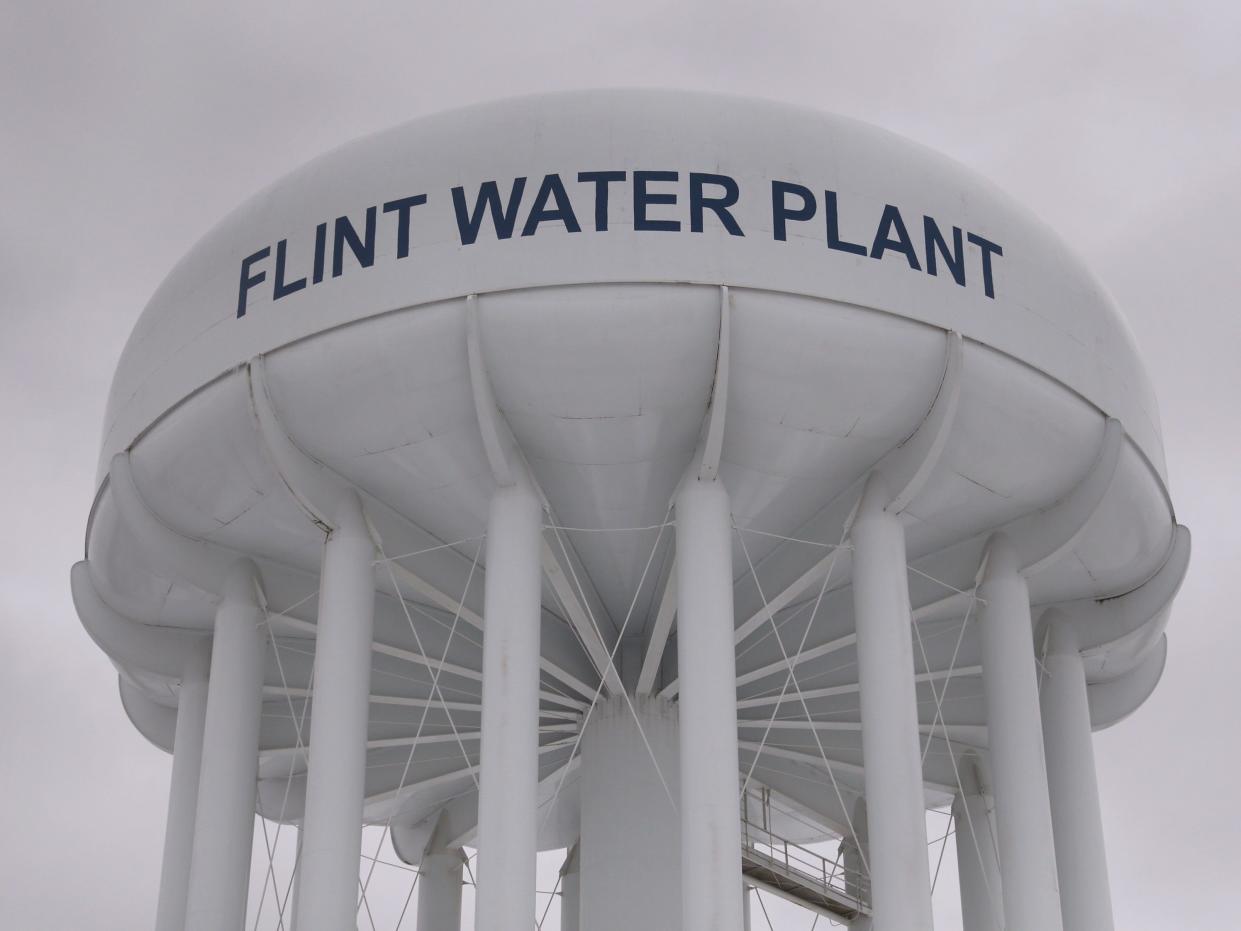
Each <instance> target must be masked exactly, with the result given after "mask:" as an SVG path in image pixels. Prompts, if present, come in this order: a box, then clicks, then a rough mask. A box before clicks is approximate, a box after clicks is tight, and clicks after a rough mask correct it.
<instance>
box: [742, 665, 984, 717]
mask: <svg viewBox="0 0 1241 931" xmlns="http://www.w3.org/2000/svg"><path fill="white" fill-rule="evenodd" d="M981 674H982V667H981V666H958V667H956V668H954V669H938V670H934V671H932V672H920V673H918V674H917V675H915V676H914V681H915V682H917V683H924V682H932V681H936V680H939V679H947V678H953V679H958V678H959V679H968V678H971V677H974V676H979V675H981ZM858 689H859V686H858V683H856V682H846V683H844V684H842V685H832V686H827V687H825V688H821V689H803V690H800V691H798V690H795V689H792V688H790V689H789V690H788V691H786V692H785V693H784V694H783V695H778V694H777V695H760V696H758V697H756V698H743V699H740V700H739V701H738V702H737V707H738V708H761V707H763V706H765V705H778V704H783V703H784V702H789V701H797V700H798V699H805V700H807V701H810V700H811V699H815V698H831V697H833V696H836V695H853V694H856V693H857V692H858Z"/></svg>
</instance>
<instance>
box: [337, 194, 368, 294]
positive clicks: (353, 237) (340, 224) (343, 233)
mask: <svg viewBox="0 0 1241 931" xmlns="http://www.w3.org/2000/svg"><path fill="white" fill-rule="evenodd" d="M375 215H376V211H375V208H374V207H367V208H366V234H365V236H364V237H363V238H361V239H359V238H358V231H357V230H356V229H354V228H353V224H352V223H350V222H349V218H348V217H337V218H336V232H335V234H334V236H333V242H332V277H333V278H339V277H340V276H341V275H342V274H344V271H345V249H344V247H345V246H346V245H348V246H349V251H350V252H352V253H353V257H354V258H356V259H357V260H358V264H359V265H361V266H362V267H363V268H370V267H371V266H372V265H374V264H375Z"/></svg>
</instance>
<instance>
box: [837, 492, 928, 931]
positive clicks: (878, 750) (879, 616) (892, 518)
mask: <svg viewBox="0 0 1241 931" xmlns="http://www.w3.org/2000/svg"><path fill="white" fill-rule="evenodd" d="M889 500H890V498H889V496H888V492H887V489H886V488H885V486H884V482H883V478H882V476H880V475H879V474H878V473H876V474H873V475H871V477H870V479H869V480H868V481H867V482H866V488H865V490H864V491H863V492H862V500H861V502H860V503H859V505H858V511H857V515H856V517H855V518H854V521H853V526H852V528H851V529H850V533H849V535H850V538H851V540H852V542H853V613H854V618H855V623H856V625H857V656H858V683H859V695H860V700H861V717H862V757H863V761H864V762H865V772H864V778H865V785H866V801H867V810H868V812H869V814H870V817H869V821H868V824H867V830H868V833H869V839H870V854H869V864H870V881H871V909H872V913H873V915H874V920H875V924H876V925H877V926H878V927H880V928H900V929H902V931H931V927H932V917H931V879H930V872H929V866H928V860H927V842H926V802H925V796H924V794H923V788H922V747H921V745H920V743H919V738H918V706H917V694H916V688H915V683H914V657H913V639H912V633H911V630H910V624H911V611H910V607H909V579H908V576H907V573H906V568H905V529H904V527H903V526H902V525H901V522H900V520H899V518H897V516H896V515H895V514H890V513H888V512H887V510H885V508H886V506H887V504H888V501H889Z"/></svg>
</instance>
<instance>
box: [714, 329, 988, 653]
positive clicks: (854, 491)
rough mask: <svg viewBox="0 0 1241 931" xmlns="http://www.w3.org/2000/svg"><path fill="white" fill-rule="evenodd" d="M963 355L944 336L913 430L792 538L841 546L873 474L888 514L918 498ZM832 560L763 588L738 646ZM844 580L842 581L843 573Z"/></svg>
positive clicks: (958, 342) (946, 427)
mask: <svg viewBox="0 0 1241 931" xmlns="http://www.w3.org/2000/svg"><path fill="white" fill-rule="evenodd" d="M963 352H964V350H963V343H962V339H961V336H960V334H958V333H947V334H946V348H945V354H944V375H943V378H942V379H941V381H940V385H939V388H938V390H937V391H936V395H935V398H934V399H933V400H932V402H931V405H930V407H929V409H928V410H927V413H926V415H925V416H924V417H923V419H922V421H921V423H920V424H919V426H918V428H917V429H916V430H915V431H914V432H913V433H912V434H911V435H910V436H909V437H908V438H907V439H906V440H904V441H903V442H901V443H900V444H898V445H897V446H896V447H894V448H893V449H892V450H890V451H889V452H888V453H886V454H885V455H884V456H883V457H882V458H880V460H879V461H878V462H876V463H874V464H873V465H871V466H870V467H869V468H867V469H866V470H865V471H864V472H862V473H861V474H860V475H858V476H857V477H855V479H854V481H853V482H852V483H851V484H850V485H849V486H848V487H847V488H846V489H845V490H844V491H842V492H841V493H840V494H838V495H837V496H836V497H835V498H833V499H832V501H831V502H829V503H828V504H827V505H826V506H825V507H824V508H823V509H822V510H821V511H820V512H819V514H818V515H817V516H816V517H815V518H812V519H811V521H810V522H808V523H807V524H806V525H805V527H803V528H802V530H800V531H798V533H797V534H796V535H795V536H797V537H801V538H804V539H811V540H822V541H823V542H825V543H834V542H836V541H838V540H839V541H841V542H843V540H844V537H845V532H846V530H847V528H848V526H849V523H850V522H851V520H852V518H853V512H854V509H855V507H856V504H857V502H858V500H859V498H860V496H861V492H862V486H863V484H864V482H865V480H866V478H867V477H868V476H870V475H872V474H873V473H875V472H879V473H881V474H882V475H883V476H884V480H885V483H886V484H887V486H888V488H889V490H890V494H891V498H890V503H889V505H888V510H889V511H890V512H891V513H897V514H899V513H900V512H901V511H902V510H904V508H905V507H906V506H907V505H908V504H909V503H910V502H911V501H912V500H913V499H914V498H915V497H916V496H917V494H918V492H919V491H920V490H921V489H922V487H923V485H925V483H926V481H927V479H928V478H929V477H930V475H931V473H932V472H933V471H934V468H935V464H936V463H937V462H938V461H939V457H940V455H941V453H942V452H943V449H944V446H945V445H946V443H947V439H948V434H949V432H950V431H951V429H952V424H953V422H954V420H955V418H956V412H957V406H958V402H959V400H960V395H961V369H962V359H963ZM791 545H793V544H786V545H785V546H782V547H777V549H776V550H775V551H773V553H771V554H769V556H768V557H767V558H766V559H763V560H760V561H759V563H758V566H757V567H756V568H757V569H759V570H761V569H763V568H764V566H765V565H770V564H771V563H772V562H773V558H774V557H775V556H776V555H777V553H780V552H782V551H787V550H786V547H787V546H791ZM845 555H846V556H847V554H845ZM832 560H833V554H831V553H829V554H828V555H826V556H823V557H822V558H820V559H819V560H817V561H816V562H815V564H814V565H813V566H811V567H810V568H809V569H807V570H806V571H804V572H802V573H801V574H800V575H798V576H796V577H795V578H793V579H791V580H788V579H786V580H785V582H784V584H775V585H772V584H771V583H770V582H768V583H765V584H764V588H765V589H770V592H771V594H770V595H769V597H768V598H767V599H766V604H765V605H764V604H759V605H757V606H756V607H755V609H754V610H753V612H752V613H750V614H749V615H748V616H747V618H746V620H745V621H743V622H742V623H741V624H739V625H738V626H737V633H736V637H737V642H738V643H740V642H741V641H743V640H745V639H746V638H747V637H749V636H750V635H751V634H752V633H754V632H755V631H756V630H758V629H759V628H760V627H761V626H762V625H763V623H764V621H765V620H766V619H767V617H768V616H769V615H770V614H773V613H775V612H777V611H779V610H780V609H782V608H784V607H787V606H788V605H790V604H792V603H793V602H794V601H795V600H796V599H797V598H798V597H799V596H800V595H801V594H802V593H804V592H805V591H807V590H808V589H810V588H811V587H812V586H814V585H815V584H816V583H818V582H820V581H822V579H823V577H824V575H825V574H826V573H827V571H828V566H830V565H831V564H832ZM842 568H843V567H842ZM844 576H845V577H847V573H845V574H844ZM772 581H776V580H772Z"/></svg>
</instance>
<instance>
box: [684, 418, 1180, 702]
mask: <svg viewBox="0 0 1241 931" xmlns="http://www.w3.org/2000/svg"><path fill="white" fill-rule="evenodd" d="M1124 439H1125V437H1124V430H1123V428H1122V427H1121V426H1120V424H1119V423H1118V422H1117V421H1115V420H1113V419H1110V418H1109V419H1106V420H1105V421H1104V431H1103V440H1102V442H1101V444H1100V448H1099V453H1098V455H1097V456H1096V458H1095V462H1094V464H1093V466H1092V467H1091V469H1090V470H1089V471H1088V472H1087V474H1086V475H1085V476H1084V477H1083V478H1082V479H1081V481H1079V482H1078V483H1077V485H1076V486H1074V488H1073V490H1071V491H1070V492H1069V493H1068V494H1067V495H1065V496H1064V497H1063V498H1061V499H1059V500H1058V501H1056V502H1054V503H1052V504H1050V505H1049V506H1047V507H1045V508H1042V509H1040V510H1036V511H1034V512H1032V513H1030V514H1027V515H1025V516H1023V517H1019V518H1015V519H1014V520H1011V521H1009V522H1007V523H1005V524H1003V525H1001V526H1000V527H999V528H992V529H988V530H984V531H981V532H978V533H975V534H972V535H970V536H968V537H966V538H964V539H961V540H958V541H956V542H952V543H949V544H946V545H944V546H941V547H939V548H937V549H934V550H931V551H929V552H917V551H912V550H911V552H910V553H909V555H908V559H909V566H910V569H911V577H910V594H911V598H912V600H913V617H914V620H915V622H918V623H923V622H929V621H932V620H940V619H944V618H948V617H951V616H953V615H959V614H961V613H963V612H964V610H965V608H966V605H967V603H968V602H969V599H970V597H972V596H971V592H972V590H973V588H974V582H975V576H976V575H977V572H978V566H979V563H980V561H981V558H982V553H983V550H984V549H985V547H986V543H987V540H988V539H990V537H991V535H992V533H994V532H1003V533H1004V534H1006V535H1007V536H1008V537H1009V538H1010V539H1011V540H1012V541H1013V545H1014V547H1015V548H1016V549H1017V551H1018V555H1019V559H1020V561H1021V565H1022V572H1023V574H1026V575H1030V574H1033V573H1035V572H1038V571H1041V570H1042V569H1043V568H1045V567H1046V566H1049V565H1051V564H1052V563H1053V562H1055V561H1056V560H1057V559H1059V558H1060V557H1061V556H1062V555H1063V554H1064V553H1065V552H1067V551H1068V550H1069V549H1070V548H1071V547H1072V545H1073V543H1074V542H1075V541H1076V540H1077V539H1078V537H1079V536H1080V535H1081V533H1082V531H1083V530H1084V529H1085V527H1086V525H1087V524H1088V523H1089V521H1090V518H1091V517H1092V516H1093V515H1094V513H1095V511H1096V510H1097V509H1098V507H1099V505H1100V503H1101V502H1102V500H1103V497H1104V495H1105V494H1106V493H1107V490H1108V488H1110V487H1111V482H1112V478H1113V476H1114V475H1115V472H1116V467H1117V463H1118V462H1119V458H1120V452H1121V448H1122V446H1123V443H1124ZM866 474H870V473H869V472H867V473H866ZM855 486H858V487H860V485H859V483H855ZM855 486H850V490H848V491H846V492H845V493H842V495H839V496H837V498H836V499H834V500H833V502H832V503H830V504H828V505H827V507H826V508H824V510H823V511H822V512H820V515H819V516H818V517H816V518H814V519H813V520H812V521H811V522H810V523H808V524H807V525H806V526H805V527H803V528H802V529H801V530H799V531H798V532H797V534H796V536H797V537H798V538H803V539H824V540H829V541H830V539H831V532H832V530H831V528H832V527H844V526H845V525H846V524H847V522H848V520H849V518H850V511H849V509H850V508H851V507H852V504H853V502H852V497H853V496H854V495H855V491H854V487H855ZM824 528H827V529H826V530H825V529H824ZM740 532H742V533H744V532H745V531H744V530H741V531H740ZM842 539H843V537H842ZM1186 543H1187V541H1186ZM794 545H795V544H788V543H786V544H783V545H782V546H781V547H779V548H777V550H776V551H775V553H780V552H788V549H787V547H790V546H794ZM1176 545H1177V544H1176V541H1175V540H1174V541H1173V546H1174V547H1175V546H1176ZM773 555H774V553H773V554H772V555H769V556H768V557H767V558H766V559H765V560H763V561H762V562H760V563H759V564H758V566H757V567H756V568H758V569H760V570H761V568H762V566H763V564H764V563H769V562H770V561H771V559H772V557H773ZM832 558H833V557H832V555H831V554H829V555H827V556H824V557H822V558H820V559H818V560H817V561H816V562H815V564H814V565H813V566H812V567H811V568H810V569H807V570H805V571H803V572H802V573H801V575H799V576H798V577H797V578H796V579H795V580H794V581H793V582H792V583H790V584H789V585H787V586H786V587H784V588H783V589H782V590H781V591H779V592H778V593H777V594H776V595H774V596H772V597H769V598H768V599H767V604H766V606H762V605H760V606H759V607H758V608H757V609H756V610H755V611H754V612H753V614H751V616H750V617H749V619H748V620H747V621H745V622H743V623H742V624H740V625H738V627H737V641H738V643H740V642H742V641H743V640H745V639H747V638H749V637H750V636H751V635H753V634H754V633H755V632H756V631H758V630H759V628H760V627H761V626H762V625H763V624H764V623H766V621H767V618H768V616H769V615H774V614H776V613H778V612H779V611H781V610H784V609H787V608H798V607H801V606H803V605H804V604H805V601H806V599H807V598H810V597H817V593H813V592H811V591H810V589H811V587H812V586H813V585H814V584H815V583H816V582H818V583H822V581H823V578H824V576H825V574H826V572H827V567H828V566H829V565H830V564H831V559H832ZM839 560H840V562H839V563H838V565H837V578H838V579H839V581H833V582H832V583H831V585H830V588H829V590H828V593H827V594H828V596H829V597H830V595H832V594H834V593H836V592H838V591H840V590H842V589H845V588H847V587H848V586H849V584H850V581H849V575H850V568H849V564H850V561H851V560H850V553H849V551H848V550H847V549H844V550H842V551H841V552H840V553H839ZM1174 565H1175V563H1174ZM747 585H749V587H751V588H752V587H753V582H752V580H751V579H750V578H749V573H748V572H747V573H746V574H745V575H744V576H742V577H739V579H738V583H737V588H738V591H739V592H744V591H745V590H746V586H747ZM945 593H947V594H945ZM825 603H826V599H825ZM848 610H849V609H848V607H847V606H840V607H836V608H834V609H833V610H831V611H830V613H828V612H825V611H821V613H820V617H821V618H822V621H821V624H822V626H823V628H824V629H829V630H830V629H839V626H840V622H841V621H842V620H843V619H844V618H845V617H846V613H847V612H848ZM794 661H795V662H796V661H797V660H796V657H794ZM775 672H776V673H778V672H779V667H778V666H776V667H775ZM677 688H678V684H677V683H676V682H675V681H674V682H671V683H669V684H668V685H667V686H666V687H665V688H664V689H663V691H662V692H661V693H660V694H661V696H663V697H671V696H672V695H675V694H676V691H677Z"/></svg>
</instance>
